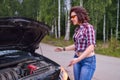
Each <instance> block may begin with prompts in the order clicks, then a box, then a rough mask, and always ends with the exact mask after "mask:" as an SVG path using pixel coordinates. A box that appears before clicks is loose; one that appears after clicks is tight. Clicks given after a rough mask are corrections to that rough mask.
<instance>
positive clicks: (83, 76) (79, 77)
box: [73, 55, 96, 80]
mask: <svg viewBox="0 0 120 80" xmlns="http://www.w3.org/2000/svg"><path fill="white" fill-rule="evenodd" d="M77 57H78V56H76V55H75V56H74V58H77ZM95 69H96V57H95V55H94V56H91V57H88V58H85V59H83V60H81V61H80V62H78V63H76V64H74V66H73V70H74V78H75V80H91V79H92V76H93V74H94V72H95Z"/></svg>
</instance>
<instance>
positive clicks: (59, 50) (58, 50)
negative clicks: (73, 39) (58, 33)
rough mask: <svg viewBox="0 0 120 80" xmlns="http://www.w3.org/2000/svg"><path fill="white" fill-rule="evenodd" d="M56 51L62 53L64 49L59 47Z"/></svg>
mask: <svg viewBox="0 0 120 80" xmlns="http://www.w3.org/2000/svg"><path fill="white" fill-rule="evenodd" d="M55 51H56V52H61V51H63V47H57V48H56V49H55Z"/></svg>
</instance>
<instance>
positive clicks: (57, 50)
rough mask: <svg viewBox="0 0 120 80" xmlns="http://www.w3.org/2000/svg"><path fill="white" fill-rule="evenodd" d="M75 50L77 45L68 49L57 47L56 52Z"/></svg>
mask: <svg viewBox="0 0 120 80" xmlns="http://www.w3.org/2000/svg"><path fill="white" fill-rule="evenodd" d="M74 49H75V45H74V44H72V45H69V46H67V47H57V48H56V49H55V51H56V52H60V51H71V50H74Z"/></svg>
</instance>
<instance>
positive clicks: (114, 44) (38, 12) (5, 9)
mask: <svg viewBox="0 0 120 80" xmlns="http://www.w3.org/2000/svg"><path fill="white" fill-rule="evenodd" d="M119 4H120V2H119V0H0V18H2V17H13V16H19V17H27V18H33V19H36V20H38V21H41V22H44V23H45V24H48V25H49V26H50V28H51V31H50V35H49V36H52V37H54V38H56V39H59V38H61V37H64V38H63V39H64V40H66V41H69V40H70V39H71V38H72V35H73V33H74V28H75V27H73V25H72V24H71V23H70V18H69V11H70V9H71V7H72V6H83V7H84V8H86V9H87V11H88V13H89V16H90V23H91V24H92V25H93V26H94V28H95V31H96V41H97V42H98V43H99V44H98V48H97V49H98V51H102V52H103V53H106V51H105V50H107V49H108V50H109V51H107V53H116V55H120V54H119V52H120V20H119V17H120V14H119V12H120V8H119ZM103 45H104V46H103ZM106 48H107V49H106ZM103 49H104V50H103Z"/></svg>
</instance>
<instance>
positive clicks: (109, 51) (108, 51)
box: [95, 37, 120, 57]
mask: <svg viewBox="0 0 120 80" xmlns="http://www.w3.org/2000/svg"><path fill="white" fill-rule="evenodd" d="M95 51H96V53H98V54H103V55H107V56H114V57H120V41H118V40H116V39H115V38H114V37H112V38H111V40H110V41H109V42H107V43H104V44H103V42H101V41H97V46H96V48H95Z"/></svg>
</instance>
